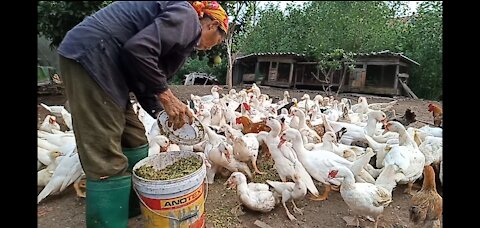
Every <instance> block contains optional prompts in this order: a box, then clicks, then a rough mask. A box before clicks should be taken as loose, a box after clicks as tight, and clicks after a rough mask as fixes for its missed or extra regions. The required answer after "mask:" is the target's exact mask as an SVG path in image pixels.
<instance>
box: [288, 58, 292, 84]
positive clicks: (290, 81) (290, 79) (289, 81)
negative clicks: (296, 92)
mask: <svg viewBox="0 0 480 228" xmlns="http://www.w3.org/2000/svg"><path fill="white" fill-rule="evenodd" d="M292 78H293V63H290V74H289V75H288V87H290V86H292Z"/></svg>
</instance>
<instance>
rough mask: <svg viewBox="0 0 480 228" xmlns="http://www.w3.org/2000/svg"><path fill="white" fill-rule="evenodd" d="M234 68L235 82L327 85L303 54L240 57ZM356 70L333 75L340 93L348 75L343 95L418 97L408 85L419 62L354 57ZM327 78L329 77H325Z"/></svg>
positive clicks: (398, 56)
mask: <svg viewBox="0 0 480 228" xmlns="http://www.w3.org/2000/svg"><path fill="white" fill-rule="evenodd" d="M236 60H237V61H236V63H235V65H234V68H233V78H234V80H233V83H234V84H237V85H238V84H241V83H252V82H257V83H258V84H261V85H268V86H276V87H284V88H291V87H293V88H300V87H317V88H322V87H321V86H322V85H324V83H323V82H321V81H319V80H318V79H317V78H315V77H314V75H320V78H321V77H322V75H321V74H319V73H320V72H319V70H318V68H317V63H316V62H310V61H307V59H306V57H305V56H304V55H302V54H296V53H291V52H286V53H254V54H249V55H245V56H240V57H238V58H237V59H236ZM354 60H355V69H354V70H353V71H350V72H348V73H347V71H346V69H341V70H338V71H336V72H334V73H333V75H332V77H331V78H330V81H331V82H332V84H331V85H332V87H333V89H335V90H336V88H338V86H339V85H340V83H341V78H342V75H343V73H344V72H345V73H346V75H345V79H344V81H343V85H342V87H341V92H357V93H369V94H380V95H401V94H407V95H410V96H412V97H415V95H414V94H413V92H411V90H410V89H409V88H408V86H407V80H408V77H409V74H410V73H409V72H410V71H409V69H410V67H411V66H412V65H413V64H414V65H417V66H419V65H420V64H418V63H417V62H415V61H414V60H412V59H410V58H408V57H407V56H405V55H403V54H402V53H394V52H391V51H389V50H385V51H381V52H371V53H356V54H354ZM323 77H325V76H323Z"/></svg>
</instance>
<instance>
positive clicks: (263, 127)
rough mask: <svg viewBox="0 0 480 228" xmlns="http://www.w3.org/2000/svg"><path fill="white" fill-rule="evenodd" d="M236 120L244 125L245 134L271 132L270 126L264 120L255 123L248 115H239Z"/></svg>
mask: <svg viewBox="0 0 480 228" xmlns="http://www.w3.org/2000/svg"><path fill="white" fill-rule="evenodd" d="M235 122H236V123H237V124H242V126H243V129H242V133H243V134H248V133H259V132H261V131H266V132H270V127H269V126H267V124H265V122H264V121H260V122H258V123H254V122H252V121H251V120H250V119H249V118H248V117H246V116H239V117H237V119H236V120H235Z"/></svg>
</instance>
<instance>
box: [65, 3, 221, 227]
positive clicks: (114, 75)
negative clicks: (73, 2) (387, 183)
mask: <svg viewBox="0 0 480 228" xmlns="http://www.w3.org/2000/svg"><path fill="white" fill-rule="evenodd" d="M227 30H228V16H227V14H226V13H225V11H224V10H223V9H222V7H221V6H220V5H219V4H218V3H217V2H215V1H203V2H177V1H171V2H170V1H158V2H124V1H119V2H114V3H112V4H110V5H108V6H107V7H105V8H103V9H101V10H99V11H98V12H96V13H95V14H93V15H92V16H89V17H86V18H85V19H84V20H83V21H82V22H81V23H80V24H78V25H76V26H75V27H74V28H73V29H71V30H70V31H69V32H68V33H67V34H66V36H65V38H64V39H63V41H62V43H61V44H60V46H59V48H58V52H59V54H60V70H61V73H62V77H63V80H64V83H65V90H66V95H67V99H68V101H69V104H70V109H71V113H72V119H73V128H74V131H75V136H76V142H77V148H78V153H79V156H80V161H81V163H82V167H83V170H84V171H85V174H86V176H87V199H86V217H87V219H86V220H87V227H126V226H127V222H128V217H131V216H136V215H138V214H140V210H139V203H138V198H137V197H136V195H135V192H134V191H133V190H132V191H131V190H130V189H131V188H130V186H131V171H132V167H133V165H134V164H135V163H136V162H138V161H139V160H141V159H143V158H145V157H146V156H147V154H148V141H147V138H146V136H145V129H144V127H143V125H142V124H141V122H140V121H139V120H138V118H137V116H136V115H135V114H134V112H133V109H132V106H131V104H130V102H129V92H133V93H134V94H135V96H136V97H137V99H138V101H139V102H140V104H141V105H142V107H143V108H144V109H145V110H146V111H147V112H148V113H149V114H150V115H152V116H153V117H154V118H156V117H157V115H158V113H159V111H161V110H162V109H164V110H165V112H166V113H167V114H168V116H169V119H170V120H171V121H172V122H173V125H174V128H179V127H181V126H183V124H184V123H185V122H186V121H188V122H190V123H191V121H192V119H193V115H192V113H191V112H190V111H189V109H188V107H187V106H186V105H185V104H184V103H182V102H181V101H180V100H179V99H178V98H176V97H175V95H173V93H172V92H171V90H170V89H169V88H168V86H167V79H169V78H170V77H172V76H173V75H174V74H175V73H176V72H177V71H178V70H179V69H180V68H181V67H182V65H183V64H184V63H185V60H186V59H187V58H188V56H189V55H190V53H191V52H192V51H193V50H194V49H195V48H196V49H197V50H208V49H210V48H212V47H213V46H215V45H218V44H220V43H221V42H222V41H223V39H224V38H225V34H226V31H227ZM162 106H163V108H162ZM129 195H131V197H129ZM129 199H130V211H129V210H128V208H129V207H128V204H129ZM100 200H101V201H102V202H108V203H97V202H99V201H100ZM125 204H126V205H125Z"/></svg>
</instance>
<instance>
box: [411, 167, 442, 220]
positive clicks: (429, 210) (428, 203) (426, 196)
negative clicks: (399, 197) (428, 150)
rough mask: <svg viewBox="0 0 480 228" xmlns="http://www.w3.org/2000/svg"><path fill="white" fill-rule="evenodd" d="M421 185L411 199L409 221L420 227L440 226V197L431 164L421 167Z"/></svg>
mask: <svg viewBox="0 0 480 228" xmlns="http://www.w3.org/2000/svg"><path fill="white" fill-rule="evenodd" d="M423 175H424V178H423V186H422V189H421V190H420V191H418V192H417V193H416V194H415V195H414V196H413V197H412V199H411V206H410V209H409V213H410V221H411V222H413V224H415V225H421V226H422V227H441V226H440V219H441V217H442V197H441V196H440V195H439V194H438V193H437V189H436V187H435V172H434V171H433V168H432V166H429V165H428V166H425V167H424V168H423Z"/></svg>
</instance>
